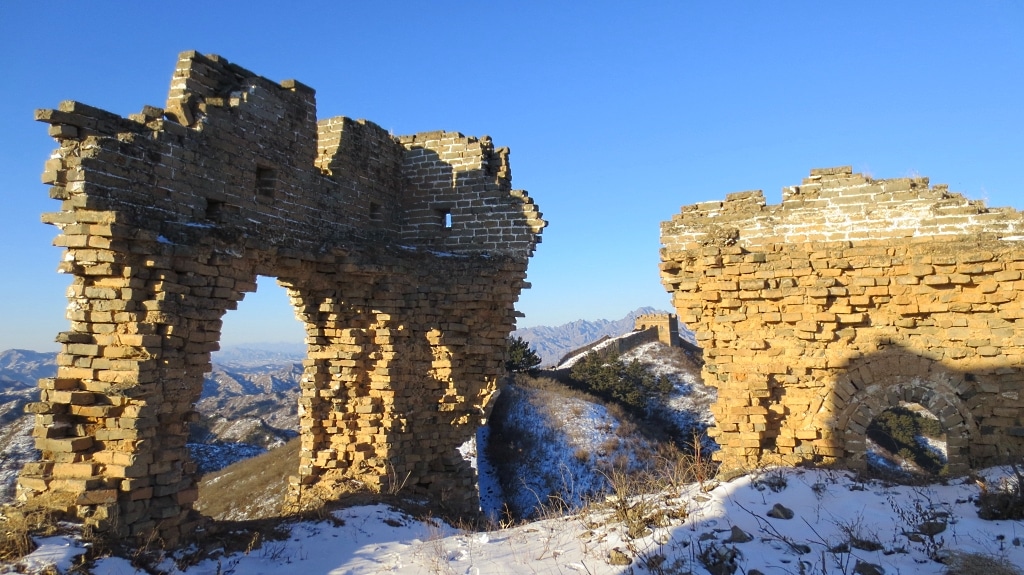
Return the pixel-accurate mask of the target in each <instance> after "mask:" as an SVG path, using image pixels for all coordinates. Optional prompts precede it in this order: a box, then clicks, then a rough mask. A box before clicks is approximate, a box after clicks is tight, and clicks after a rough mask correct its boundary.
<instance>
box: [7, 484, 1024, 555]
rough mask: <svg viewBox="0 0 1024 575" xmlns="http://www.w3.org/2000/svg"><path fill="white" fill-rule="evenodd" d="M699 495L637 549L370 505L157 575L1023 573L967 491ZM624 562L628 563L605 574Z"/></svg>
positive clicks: (683, 495)
mask: <svg viewBox="0 0 1024 575" xmlns="http://www.w3.org/2000/svg"><path fill="white" fill-rule="evenodd" d="M1005 472H1006V470H999V469H993V470H989V471H987V472H986V475H987V476H988V478H989V484H990V485H995V484H997V483H998V477H999V476H1001V475H1002V474H1004V473H1005ZM768 479H770V480H768ZM768 486H771V488H769V487H768ZM705 489H706V492H705V490H702V489H701V488H700V486H698V485H691V486H687V487H685V488H682V489H681V490H680V491H679V492H678V493H667V492H666V493H662V494H660V495H659V496H657V498H656V499H650V498H648V499H646V500H644V501H643V502H640V501H636V502H632V503H634V506H639V505H647V506H655V505H656V506H657V509H660V510H663V511H667V512H666V513H664V514H662V515H661V522H660V523H659V524H652V525H651V526H650V529H647V530H646V531H643V532H642V533H640V532H639V531H637V534H638V535H640V536H638V537H636V538H630V537H629V536H628V535H627V532H628V531H630V529H629V528H628V527H629V526H628V525H627V524H625V523H623V522H622V521H620V520H619V519H617V518H616V513H615V509H616V504H614V503H609V504H604V505H592V506H590V507H588V508H587V509H585V510H584V511H582V512H580V513H577V514H574V515H571V516H566V517H559V518H553V519H546V520H543V521H536V522H533V523H527V524H524V525H520V526H517V527H514V528H508V529H498V530H494V531H488V532H471V531H462V530H458V529H455V528H452V527H450V526H447V525H444V524H442V523H440V522H437V521H436V520H418V519H414V518H412V517H410V516H408V515H406V514H404V513H402V512H400V511H396V510H394V509H391V508H388V507H386V506H383V505H372V506H364V507H354V508H349V509H344V510H340V511H335V512H334V513H333V517H334V518H335V519H336V521H333V522H332V521H320V522H314V521H305V522H298V523H293V524H291V525H290V529H289V533H290V536H289V537H288V538H287V539H284V540H281V541H266V542H264V543H263V545H262V547H260V548H257V549H253V550H251V551H249V552H248V553H237V554H233V555H227V556H222V557H219V558H215V559H207V560H205V561H202V562H200V563H198V564H195V565H191V566H188V567H179V566H177V565H176V564H175V563H174V562H173V561H171V560H170V559H168V560H166V561H164V563H162V564H161V565H160V568H161V569H163V570H166V572H167V573H168V574H189V575H214V574H225V575H226V574H231V573H234V574H243V573H244V574H265V575H276V574H285V573H305V574H311V575H312V574H319V573H323V574H343V573H345V574H353V575H355V574H371V573H397V574H418V573H458V574H465V573H468V574H473V575H484V574H512V573H565V574H572V573H580V574H592V575H599V574H615V573H644V572H650V571H651V570H648V569H645V568H642V567H641V566H642V565H643V564H644V563H645V562H650V563H651V564H653V563H657V564H658V565H659V567H660V568H661V569H663V570H664V571H662V572H669V573H672V572H676V573H683V572H687V571H689V570H691V569H692V570H693V571H694V572H695V573H704V572H706V571H705V567H704V566H702V565H701V558H702V557H704V558H705V560H717V561H719V562H723V563H725V562H729V561H732V562H734V563H735V565H736V567H737V570H736V571H735V572H736V573H750V572H751V570H753V569H758V570H760V571H762V572H764V573H794V574H795V573H804V572H806V573H853V572H854V569H855V567H856V566H857V565H858V564H870V565H874V566H877V567H879V568H880V569H879V570H877V571H873V572H878V573H887V574H890V575H892V574H897V573H902V574H909V573H921V574H930V573H943V572H944V569H945V566H944V565H942V564H940V563H938V562H936V561H935V560H934V558H944V557H950V556H951V555H953V554H956V553H963V552H969V553H981V554H984V555H985V556H988V557H991V558H996V559H1001V560H1003V561H1005V562H1006V563H1007V564H1009V565H1017V566H1020V565H1024V547H1022V539H1024V522H1022V521H983V520H980V519H978V517H977V514H976V507H975V505H974V503H973V498H974V497H975V496H976V495H977V494H978V487H977V486H976V485H975V483H974V482H973V481H968V482H963V481H952V482H951V483H950V484H949V485H931V486H925V487H920V486H919V487H908V486H893V485H887V484H883V483H875V482H871V483H862V482H858V481H856V480H854V479H853V478H852V475H851V474H849V473H844V472H838V471H828V470H810V469H778V470H774V469H773V470H762V471H761V473H760V475H757V474H755V475H749V476H746V477H742V478H738V479H736V480H734V481H732V482H729V483H723V484H720V485H715V486H712V485H707V486H705ZM773 489H780V490H779V491H777V492H776V491H774V490H773ZM622 507H623V506H622V504H621V503H620V504H618V508H620V509H621V508H622ZM773 509H774V510H775V511H774V512H773ZM668 511H672V512H668ZM789 513H792V515H791V516H790V515H789ZM653 515H656V514H652V516H653ZM786 517H790V518H788V519H787V518H786ZM40 544H41V546H40V548H39V549H38V550H37V551H36V552H34V553H33V554H31V555H30V556H28V557H26V558H25V559H24V560H23V561H22V563H23V564H24V565H26V566H30V568H29V570H30V572H31V571H38V570H41V569H42V567H43V565H45V564H55V565H57V567H58V569H60V570H61V572H65V570H66V569H67V567H68V566H69V565H70V561H71V559H72V558H73V557H75V556H76V555H79V554H81V553H83V552H84V548H83V547H82V546H81V544H79V543H77V542H75V541H73V540H71V539H68V538H52V537H51V538H48V539H45V540H41V541H40ZM627 559H628V560H631V561H632V565H628V566H627V565H614V564H611V562H616V561H619V562H623V563H624V562H625V560H627ZM974 561H975V562H976V563H977V560H974ZM12 568H13V566H12ZM671 569H675V571H672V570H671ZM861 569H866V566H862V568H861ZM8 572H11V571H8ZM93 572H94V573H104V574H108V573H142V571H136V570H133V568H132V567H131V566H130V565H129V564H128V562H126V561H125V560H123V559H117V558H109V559H102V560H99V561H98V562H97V563H96V565H95V566H94V567H93ZM655 572H656V571H655ZM722 572H729V571H722ZM858 572H872V571H866V570H860V571H858Z"/></svg>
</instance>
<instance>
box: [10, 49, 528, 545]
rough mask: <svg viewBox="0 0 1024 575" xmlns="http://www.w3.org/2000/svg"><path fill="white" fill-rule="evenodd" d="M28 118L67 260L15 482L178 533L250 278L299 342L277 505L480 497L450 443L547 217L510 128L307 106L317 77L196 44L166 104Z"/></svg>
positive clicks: (135, 530)
mask: <svg viewBox="0 0 1024 575" xmlns="http://www.w3.org/2000/svg"><path fill="white" fill-rule="evenodd" d="M36 118H37V119H39V120H40V121H43V122H46V123H48V124H50V127H49V133H50V135H52V136H53V137H54V138H56V139H57V141H58V142H59V145H60V146H59V148H58V149H57V150H56V151H55V152H54V153H53V155H52V156H51V158H50V159H49V160H48V161H47V162H46V166H45V171H44V173H43V182H44V183H47V184H50V185H51V188H50V196H51V197H52V198H54V199H57V200H60V201H61V207H60V211H57V212H54V213H49V214H44V217H43V220H44V221H45V222H47V223H51V224H54V225H56V226H57V227H58V228H59V229H60V230H61V234H60V235H59V236H58V237H57V239H56V240H55V244H56V245H59V246H63V247H65V248H66V252H65V254H64V257H63V259H62V261H61V263H60V269H61V271H63V272H65V273H68V274H71V275H72V276H74V280H73V282H72V285H71V287H70V288H69V290H68V300H69V302H68V308H67V316H68V319H69V320H70V322H71V325H70V329H69V330H68V331H66V332H63V333H61V334H59V335H58V337H57V341H58V342H59V343H60V344H61V352H60V354H59V355H58V358H57V363H58V366H59V367H58V370H57V375H56V377H54V378H47V379H44V380H41V381H40V382H39V387H40V401H39V402H37V403H35V404H32V405H31V406H30V407H29V411H30V412H32V413H35V414H36V428H35V432H34V435H35V438H36V446H37V447H38V449H39V450H40V451H41V458H40V461H38V462H33V463H30V464H27V465H26V466H25V468H24V469H23V471H22V473H21V476H20V478H19V486H18V489H19V497H21V498H26V499H35V500H37V501H39V502H41V504H43V505H47V504H51V503H48V502H56V503H52V504H54V505H57V504H59V505H62V506H64V507H66V502H68V501H70V502H71V507H70V511H71V512H72V513H73V514H74V515H75V516H77V517H78V518H79V519H80V520H82V521H84V522H86V523H88V524H89V525H90V526H92V527H93V528H96V529H98V530H101V531H107V532H110V533H111V534H113V535H116V536H121V537H139V538H147V537H150V536H154V537H160V538H162V539H163V540H164V541H165V542H166V543H167V544H168V545H174V544H175V543H176V542H177V541H179V540H180V538H181V536H182V535H183V534H188V533H191V532H193V531H194V527H195V524H196V522H198V521H201V519H200V518H197V517H196V516H195V514H194V513H193V512H192V511H191V507H192V502H193V501H195V500H196V497H197V496H198V493H197V488H196V477H195V465H194V464H193V462H192V461H191V459H190V457H189V453H188V449H187V448H186V440H187V437H188V424H189V422H190V421H192V419H193V417H194V409H195V403H196V402H197V401H198V400H199V397H200V393H201V391H202V385H203V374H204V373H205V372H206V371H208V370H209V369H210V367H211V365H210V353H211V352H212V351H215V350H217V349H218V348H219V340H220V334H221V325H222V323H221V322H222V318H223V317H224V314H225V313H226V312H227V311H228V310H231V309H234V308H235V307H236V305H237V302H238V301H239V300H241V299H242V298H243V297H244V296H245V293H247V292H251V291H254V290H255V289H256V278H257V276H258V275H265V276H271V277H275V278H277V280H278V283H279V284H281V285H282V286H284V287H285V288H286V290H287V292H288V295H289V297H290V300H291V303H292V305H293V307H294V309H295V314H296V317H297V318H298V319H299V321H301V322H302V323H303V325H304V326H305V333H306V341H305V343H306V346H307V350H308V351H307V359H306V360H305V361H304V362H303V368H304V373H303V376H302V380H301V383H300V386H301V398H300V400H299V406H298V411H299V426H300V429H299V432H300V435H301V442H302V446H301V452H300V459H299V461H298V462H297V465H296V475H295V476H294V477H293V479H292V483H291V487H290V495H289V505H290V509H303V508H308V507H310V506H315V505H318V504H320V503H322V502H324V501H328V500H330V499H332V498H334V497H336V496H337V495H338V493H340V492H342V491H345V490H347V489H349V487H348V486H349V485H351V484H352V482H353V481H355V482H358V483H359V484H362V485H365V486H366V487H367V488H369V489H375V490H388V489H398V488H399V487H401V488H404V489H406V490H407V491H409V492H413V493H421V494H423V495H428V496H431V497H434V498H435V499H436V500H438V501H439V502H441V503H442V504H443V505H445V506H447V507H448V508H449V509H451V510H452V511H454V512H459V513H468V514H475V513H476V512H477V511H478V508H479V506H478V499H477V491H476V473H475V470H474V469H473V468H472V466H471V465H470V463H469V462H468V461H466V460H464V459H463V458H461V457H460V456H459V454H458V451H457V448H458V446H459V445H461V444H463V443H464V442H466V441H467V440H469V439H470V438H472V437H474V436H475V430H476V427H477V426H478V425H480V424H481V423H482V422H483V421H484V418H485V416H486V413H488V410H489V402H490V400H491V398H492V397H494V395H495V391H496V388H497V381H498V378H499V377H500V376H501V375H502V374H503V353H504V349H505V340H506V337H507V336H508V334H509V333H510V332H511V331H512V329H513V327H514V325H515V317H516V315H517V313H516V311H515V307H514V304H515V302H516V300H517V299H518V297H519V294H520V292H521V290H523V289H525V288H527V287H529V284H528V283H527V282H526V267H527V263H528V260H529V257H530V256H531V254H532V253H533V250H534V248H535V246H536V245H537V243H538V242H539V241H540V233H541V230H542V228H543V227H544V226H545V225H546V223H545V222H544V220H543V219H541V214H540V212H539V211H538V210H537V206H536V205H535V204H534V203H533V201H532V200H531V199H530V197H529V195H528V194H527V193H526V192H524V191H521V190H514V189H512V186H511V170H510V168H509V160H508V149H506V148H495V147H494V146H493V144H492V143H491V140H490V138H488V137H486V136H485V137H483V138H472V137H467V136H464V135H462V134H459V133H456V132H429V133H423V134H416V135H413V136H402V137H393V136H391V135H390V134H388V133H387V132H386V131H384V130H383V129H382V128H380V127H379V126H377V125H375V124H373V123H370V122H366V121H363V120H350V119H348V118H343V117H338V118H331V119H327V120H321V121H319V122H318V121H317V119H316V103H315V94H314V91H313V90H312V89H310V88H308V87H306V86H304V85H302V84H301V83H299V82H295V81H291V80H289V81H285V82H281V83H275V82H272V81H270V80H267V79H266V78H262V77H260V76H257V75H255V74H253V73H252V72H249V71H248V70H245V69H244V68H241V67H239V66H236V65H234V64H231V63H230V62H228V61H226V60H224V59H223V58H220V57H218V56H203V55H200V54H197V53H195V52H185V53H183V54H182V55H181V58H180V59H179V61H178V66H177V69H176V70H175V71H174V76H173V79H172V81H171V90H170V94H169V95H168V98H167V104H166V107H165V108H164V109H159V108H154V107H151V106H146V107H144V108H143V109H142V112H141V113H139V114H135V115H132V116H130V117H128V118H121V117H119V116H116V115H114V114H111V113H109V112H105V111H103V110H99V109H97V108H93V107H91V106H87V105H84V104H80V103H77V102H63V103H61V104H60V106H59V107H58V108H57V109H55V110H40V111H38V112H37V113H36ZM398 482H400V485H399V484H398ZM49 495H56V497H48V496H49ZM61 502H63V503H61ZM64 507H62V510H64Z"/></svg>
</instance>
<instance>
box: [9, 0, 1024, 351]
mask: <svg viewBox="0 0 1024 575" xmlns="http://www.w3.org/2000/svg"><path fill="white" fill-rule="evenodd" d="M184 50H198V51H200V52H203V53H215V54H220V55H222V56H224V57H225V58H227V59H229V60H231V61H232V62H235V63H237V64H239V65H241V66H244V67H246V68H248V69H250V70H252V71H254V72H256V73H258V74H260V75H263V76H266V77H268V78H271V79H273V80H284V79H289V78H294V79H297V80H300V81H301V82H304V83H305V84H308V85H310V86H312V87H313V88H315V89H316V90H317V101H318V105H319V114H320V117H331V116H338V115H345V116H350V117H355V118H366V119H369V120H371V121H373V122H376V123H377V124H379V125H381V126H383V127H384V128H386V129H389V130H392V131H393V132H394V133H395V134H409V133H414V132H419V131H426V130H436V129H444V130H457V131H460V132H463V133H465V134H469V135H476V136H482V135H485V134H488V135H490V136H492V137H493V138H494V141H495V144H496V145H498V146H508V147H510V148H511V149H512V156H511V159H512V169H513V184H514V185H515V187H517V188H523V189H526V190H529V192H530V194H531V195H532V196H533V197H534V198H535V199H536V201H537V202H538V203H539V204H540V207H541V210H542V211H543V212H544V215H545V218H546V219H547V220H548V221H549V222H550V226H549V228H548V229H546V230H545V232H544V240H543V243H542V244H541V245H540V246H539V247H538V250H537V254H536V256H535V257H534V259H533V260H532V262H531V264H530V271H529V279H530V281H531V282H532V283H533V288H532V289H531V290H527V291H526V292H524V294H523V296H522V297H521V299H520V302H519V304H518V307H519V309H520V311H522V312H524V313H525V314H526V318H525V319H522V320H520V324H519V325H520V327H528V326H531V325H558V324H561V323H565V322H568V321H572V320H575V319H581V318H582V319H597V318H609V319H613V318H619V317H622V316H623V315H625V314H626V313H627V312H628V311H630V310H632V309H635V308H637V307H639V306H643V305H652V306H656V307H661V308H668V307H669V298H668V296H667V294H666V293H665V292H664V290H663V289H662V287H661V285H660V282H659V279H658V269H657V268H658V248H659V241H658V232H659V229H658V225H659V222H661V221H663V220H667V219H669V218H671V216H672V215H673V214H674V213H676V212H677V211H678V210H679V207H680V206H682V205H686V204H690V203H694V202H698V201H706V200H715V199H721V198H723V197H724V196H725V194H726V193H729V192H733V191H739V190H746V189H755V188H761V189H764V190H765V193H766V195H767V196H768V199H769V202H772V203H775V202H778V201H779V199H780V189H781V188H782V187H783V186H787V185H792V184H796V183H799V181H800V179H801V178H802V177H804V176H805V175H806V174H807V172H808V170H809V169H810V168H812V167H825V166H834V165H845V164H852V165H853V167H854V169H855V170H857V171H863V172H868V173H870V174H872V175H874V176H875V177H900V176H906V175H909V174H920V175H926V176H930V177H931V180H932V182H933V183H948V184H950V186H951V188H952V189H953V190H954V191H959V192H963V193H964V194H965V195H967V196H968V197H971V198H975V199H985V200H987V201H988V202H989V205H992V206H1007V205H1009V206H1014V207H1016V208H1018V209H1024V2H1018V1H1015V0H979V1H976V2H964V1H935V0H928V1H901V2H892V1H891V0H886V1H857V2H852V1H851V2H821V1H820V0H817V1H813V2H799V1H786V2H765V1H751V2H737V1H725V2H720V1H713V2H712V1H708V2H688V1H682V0H676V1H667V2H621V1H619V2H605V1H589V2H575V1H571V2H570V1H564V2H555V1H551V0H548V1H538V2H469V1H467V2H449V1H444V0H434V1H408V2H397V1H385V0H378V1H374V2H343V1H329V2H327V1H324V2H281V1H280V0H277V1H274V2H265V1H257V0H249V1H245V2H233V1H228V0H219V1H217V2H200V3H193V4H189V3H159V2H129V1H124V2H111V1H103V0H94V1H90V2H82V1H66V2H47V1H45V0H43V1H40V0H2V2H0V78H2V83H0V193H2V194H3V201H2V206H3V208H2V210H0V246H2V249H0V274H2V275H0V350H2V349H7V348H11V347H20V348H30V349H39V350H50V349H56V345H55V344H54V343H53V337H54V336H55V335H56V333H57V332H59V331H62V330H65V329H67V325H68V324H67V320H66V319H65V318H64V307H65V305H66V299H65V296H64V290H65V289H66V287H67V285H68V284H69V283H70V278H68V277H66V276H60V275H57V274H56V273H55V271H54V270H55V269H56V266H57V263H58V261H59V259H60V256H61V254H60V251H59V250H58V249H57V248H54V247H51V246H50V242H51V240H52V239H53V237H54V236H55V235H56V233H57V230H56V228H53V227H51V226H46V225H43V224H41V223H39V214H40V213H42V212H45V211H52V210H55V209H57V208H58V202H56V201H54V200H50V199H49V198H48V197H47V187H46V186H44V185H42V184H41V183H40V181H39V175H40V173H41V172H42V166H43V162H44V161H45V160H46V158H47V156H48V155H49V154H50V152H51V151H52V150H53V149H54V148H55V147H56V146H55V143H54V142H53V141H52V140H51V139H50V138H48V137H47V135H46V126H45V125H44V124H40V123H36V122H34V121H33V119H32V112H33V110H34V109H36V108H50V107H56V105H57V104H58V103H59V102H60V101H61V100H69V99H70V100H78V101H81V102H84V103H87V104H90V105H94V106H98V107H101V108H105V109H107V110H110V111H113V112H116V113H118V114H121V115H127V114H130V113H134V112H137V111H139V110H140V109H141V107H142V106H143V105H144V104H151V105H156V106H163V104H164V99H165V97H166V94H167V88H168V85H169V82H170V76H171V73H172V71H173V68H174V65H175V61H176V58H177V54H178V53H179V52H181V51H184ZM268 306H269V307H268ZM300 337H301V334H300V331H299V326H298V323H297V322H296V321H294V318H293V316H292V315H291V311H290V310H289V309H288V306H287V303H286V301H285V298H284V295H283V292H282V291H281V290H280V289H279V288H276V286H274V285H273V282H271V281H269V280H266V279H264V280H262V281H261V283H260V290H259V291H258V292H257V293H256V294H250V295H249V296H247V298H246V300H245V301H244V302H242V305H241V306H240V311H236V312H231V313H230V314H229V315H228V316H227V317H226V318H225V333H224V338H223V342H224V343H225V344H230V343H239V342H243V341H246V340H264V341H279V340H292V341H298V340H299V338H300Z"/></svg>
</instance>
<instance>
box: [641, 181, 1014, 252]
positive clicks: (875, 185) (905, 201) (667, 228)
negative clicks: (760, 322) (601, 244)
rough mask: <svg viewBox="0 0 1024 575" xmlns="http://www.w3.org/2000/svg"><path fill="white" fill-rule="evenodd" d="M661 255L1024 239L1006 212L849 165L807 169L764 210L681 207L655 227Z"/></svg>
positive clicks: (737, 202)
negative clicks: (713, 249) (974, 237)
mask: <svg viewBox="0 0 1024 575" xmlns="http://www.w3.org/2000/svg"><path fill="white" fill-rule="evenodd" d="M661 230H662V240H663V244H664V246H665V249H667V250H668V251H670V252H671V251H676V250H686V249H694V248H695V247H697V246H703V245H722V246H725V245H733V244H737V243H742V244H743V245H745V246H749V247H751V248H754V247H758V246H768V245H771V244H802V243H808V242H840V241H865V240H892V239H900V238H915V237H917V238H922V237H929V238H934V237H952V236H963V235H968V234H979V233H983V234H986V235H988V236H992V237H996V236H998V237H1004V236H1013V235H1019V234H1021V233H1024V219H1022V217H1021V215H1020V214H1019V213H1018V212H1017V211H1016V210H1014V209H1013V208H988V207H986V206H985V203H984V202H982V201H979V200H969V199H967V198H965V197H964V196H963V195H961V194H958V193H952V192H950V191H949V189H948V187H947V186H945V185H935V186H929V182H928V178H920V177H919V178H894V179H884V180H876V179H872V178H871V177H869V176H865V175H863V174H854V173H853V169H852V168H851V167H850V166H843V167H838V168H818V169H814V170H811V174H810V176H808V177H806V178H804V180H803V182H802V183H801V184H800V185H797V186H789V187H786V188H784V189H783V190H782V202H781V203H780V204H777V205H772V206H769V205H767V204H766V202H765V197H764V193H763V192H762V191H761V190H753V191H746V192H737V193H733V194H728V195H727V196H726V199H725V201H715V202H701V203H697V204H693V205H690V206H683V207H682V208H681V210H680V213H678V214H676V215H674V216H672V219H671V220H670V221H667V222H663V223H662V225H661Z"/></svg>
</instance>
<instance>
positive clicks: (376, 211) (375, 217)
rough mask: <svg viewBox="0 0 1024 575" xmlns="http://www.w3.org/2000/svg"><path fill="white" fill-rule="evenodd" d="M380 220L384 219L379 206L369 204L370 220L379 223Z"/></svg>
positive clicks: (373, 203) (372, 203)
mask: <svg viewBox="0 0 1024 575" xmlns="http://www.w3.org/2000/svg"><path fill="white" fill-rule="evenodd" d="M382 219H384V215H383V214H382V213H381V211H380V204H378V203H375V202H370V220H371V221H374V222H379V221H380V220H382Z"/></svg>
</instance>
